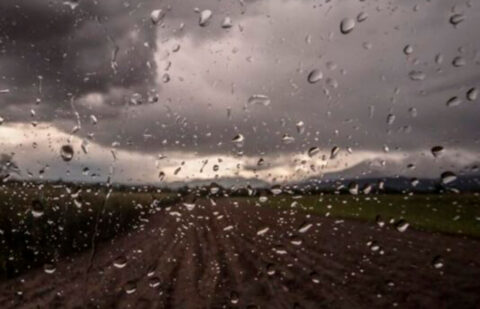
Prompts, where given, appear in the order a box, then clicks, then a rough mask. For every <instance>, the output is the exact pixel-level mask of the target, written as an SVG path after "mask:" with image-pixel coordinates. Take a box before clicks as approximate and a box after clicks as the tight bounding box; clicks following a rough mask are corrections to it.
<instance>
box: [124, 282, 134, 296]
mask: <svg viewBox="0 0 480 309" xmlns="http://www.w3.org/2000/svg"><path fill="white" fill-rule="evenodd" d="M123 289H124V290H125V293H127V294H133V293H135V292H136V291H137V284H136V283H135V282H134V281H129V282H127V283H126V284H125V286H124V287H123Z"/></svg>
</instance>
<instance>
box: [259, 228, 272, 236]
mask: <svg viewBox="0 0 480 309" xmlns="http://www.w3.org/2000/svg"><path fill="white" fill-rule="evenodd" d="M269 229H270V228H268V227H265V228H263V229H260V230H258V231H257V235H259V236H261V235H263V234H266V233H267V232H268V230H269Z"/></svg>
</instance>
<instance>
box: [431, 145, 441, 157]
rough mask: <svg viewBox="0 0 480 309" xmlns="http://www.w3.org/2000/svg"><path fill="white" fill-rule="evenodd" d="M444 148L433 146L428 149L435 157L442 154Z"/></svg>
mask: <svg viewBox="0 0 480 309" xmlns="http://www.w3.org/2000/svg"><path fill="white" fill-rule="evenodd" d="M444 150H445V149H444V148H443V146H433V147H432V149H430V151H431V152H432V155H433V156H434V157H435V158H438V157H440V156H441V155H442V154H443V151H444Z"/></svg>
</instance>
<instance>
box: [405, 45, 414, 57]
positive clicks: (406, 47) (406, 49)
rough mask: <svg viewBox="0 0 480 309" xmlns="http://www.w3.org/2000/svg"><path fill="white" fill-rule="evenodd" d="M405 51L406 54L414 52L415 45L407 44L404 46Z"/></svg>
mask: <svg viewBox="0 0 480 309" xmlns="http://www.w3.org/2000/svg"><path fill="white" fill-rule="evenodd" d="M403 53H404V54H405V55H410V54H412V53H413V47H412V45H406V46H405V47H404V48H403Z"/></svg>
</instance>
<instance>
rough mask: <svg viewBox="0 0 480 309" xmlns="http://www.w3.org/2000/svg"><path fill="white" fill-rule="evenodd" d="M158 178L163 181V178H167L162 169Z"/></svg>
mask: <svg viewBox="0 0 480 309" xmlns="http://www.w3.org/2000/svg"><path fill="white" fill-rule="evenodd" d="M158 179H159V180H160V181H163V180H164V179H165V173H164V172H162V171H161V172H160V173H158Z"/></svg>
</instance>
